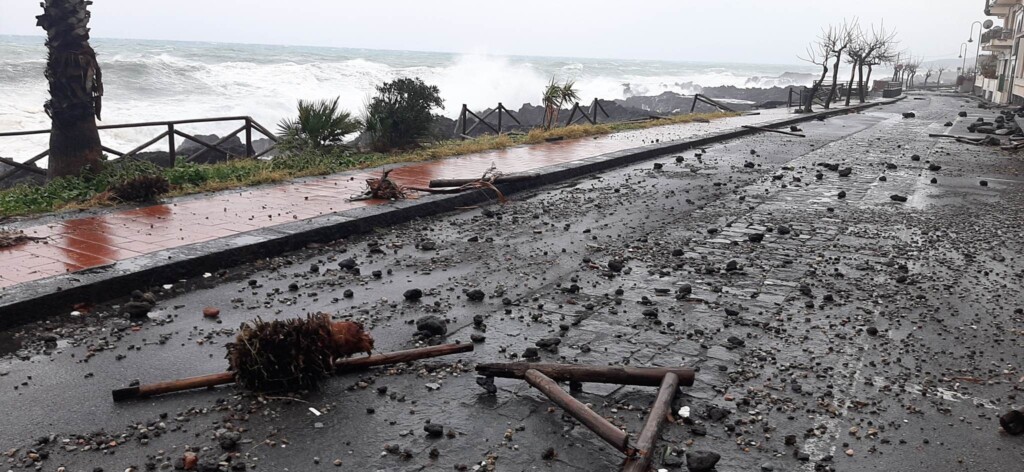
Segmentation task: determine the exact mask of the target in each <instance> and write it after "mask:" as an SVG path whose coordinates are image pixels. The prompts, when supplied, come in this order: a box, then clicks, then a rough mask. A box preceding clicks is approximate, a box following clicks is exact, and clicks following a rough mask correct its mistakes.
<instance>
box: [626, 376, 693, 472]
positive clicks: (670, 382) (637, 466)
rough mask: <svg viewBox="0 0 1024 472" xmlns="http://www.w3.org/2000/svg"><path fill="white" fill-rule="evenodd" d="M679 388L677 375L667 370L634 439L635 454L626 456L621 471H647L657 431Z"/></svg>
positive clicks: (669, 411) (665, 417)
mask: <svg viewBox="0 0 1024 472" xmlns="http://www.w3.org/2000/svg"><path fill="white" fill-rule="evenodd" d="M678 388H679V377H678V376H677V375H676V374H674V373H672V372H669V373H668V374H667V375H665V378H664V379H663V380H662V381H661V388H660V389H659V390H658V398H657V399H656V400H654V405H653V406H651V413H650V414H648V415H647V421H646V422H644V429H642V430H640V436H637V439H636V454H635V455H633V456H631V457H629V458H627V459H626V463H625V464H624V465H623V466H622V470H623V472H648V471H649V470H650V467H651V459H652V458H653V457H652V454H651V452H652V449H654V443H655V441H657V440H658V433H659V432H661V426H662V425H663V424H664V423H665V420H666V419H667V418H668V415H669V414H670V413H671V410H672V399H673V398H675V396H676V390H677V389H678Z"/></svg>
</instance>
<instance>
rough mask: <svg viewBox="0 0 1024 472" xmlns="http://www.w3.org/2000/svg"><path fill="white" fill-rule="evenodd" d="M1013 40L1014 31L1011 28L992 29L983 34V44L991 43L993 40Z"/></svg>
mask: <svg viewBox="0 0 1024 472" xmlns="http://www.w3.org/2000/svg"><path fill="white" fill-rule="evenodd" d="M1011 40H1013V31H1010V30H992V31H986V32H985V33H984V34H982V35H981V44H983V45H985V44H990V43H991V42H992V41H1011Z"/></svg>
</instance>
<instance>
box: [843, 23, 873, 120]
mask: <svg viewBox="0 0 1024 472" xmlns="http://www.w3.org/2000/svg"><path fill="white" fill-rule="evenodd" d="M867 49H868V44H867V41H865V40H864V34H863V32H862V31H859V30H858V31H857V32H856V36H855V37H854V40H853V44H851V45H850V47H849V48H847V49H846V63H847V64H850V82H849V83H848V84H847V85H846V106H850V98H851V97H852V96H853V81H854V80H855V79H856V78H857V66H859V65H860V63H861V61H863V60H864V54H865V53H866V52H867Z"/></svg>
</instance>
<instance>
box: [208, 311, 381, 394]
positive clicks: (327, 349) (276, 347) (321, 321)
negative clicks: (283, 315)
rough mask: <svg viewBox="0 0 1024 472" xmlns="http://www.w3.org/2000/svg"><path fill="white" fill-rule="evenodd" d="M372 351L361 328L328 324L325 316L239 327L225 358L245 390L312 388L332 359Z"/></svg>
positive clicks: (328, 372) (326, 374)
mask: <svg viewBox="0 0 1024 472" xmlns="http://www.w3.org/2000/svg"><path fill="white" fill-rule="evenodd" d="M371 351H373V338H371V337H370V335H369V334H368V333H366V332H365V331H363V327H362V325H360V324H358V323H353V322H351V321H331V317H330V315H328V314H325V313H319V314H316V315H310V316H308V317H306V318H305V319H302V318H296V319H290V320H273V321H269V322H267V321H263V320H262V319H256V321H255V322H253V323H246V324H244V325H242V330H241V332H239V333H238V337H237V338H236V340H235V342H234V343H231V344H228V353H227V358H228V360H229V361H230V364H231V370H233V371H234V372H235V378H236V380H237V381H238V383H239V384H241V385H243V386H245V387H246V388H248V389H250V390H255V391H272V390H289V389H290V390H312V389H315V388H316V387H317V385H318V384H319V383H320V382H321V381H322V380H323V379H325V378H327V377H329V376H330V375H331V372H333V371H334V360H335V359H338V358H342V357H349V356H351V355H353V354H357V353H361V352H365V353H367V354H370V352H371Z"/></svg>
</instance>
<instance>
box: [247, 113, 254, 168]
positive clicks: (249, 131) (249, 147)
mask: <svg viewBox="0 0 1024 472" xmlns="http://www.w3.org/2000/svg"><path fill="white" fill-rule="evenodd" d="M252 154H253V148H252V120H251V119H249V118H246V119H245V157H246V158H250V157H252Z"/></svg>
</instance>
